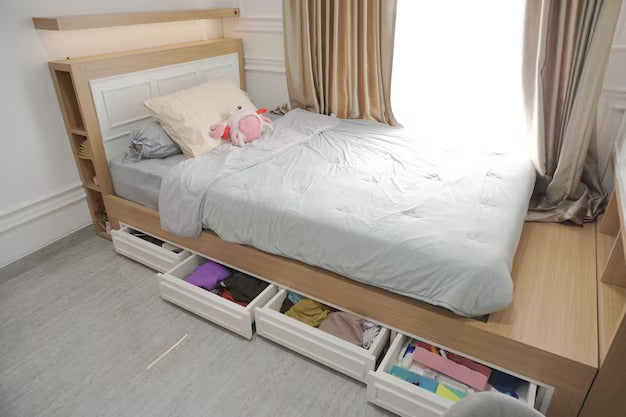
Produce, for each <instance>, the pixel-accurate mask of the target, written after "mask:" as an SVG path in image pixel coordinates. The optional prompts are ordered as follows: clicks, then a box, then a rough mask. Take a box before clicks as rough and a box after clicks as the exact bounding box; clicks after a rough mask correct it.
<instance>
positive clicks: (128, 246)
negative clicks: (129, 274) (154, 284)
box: [111, 225, 191, 272]
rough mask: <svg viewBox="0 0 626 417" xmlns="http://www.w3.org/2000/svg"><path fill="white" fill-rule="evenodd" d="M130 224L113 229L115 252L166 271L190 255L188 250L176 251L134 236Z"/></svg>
mask: <svg viewBox="0 0 626 417" xmlns="http://www.w3.org/2000/svg"><path fill="white" fill-rule="evenodd" d="M132 230H135V229H131V227H129V226H125V225H124V226H122V227H120V230H111V237H112V239H113V248H114V249H115V252H117V253H119V254H121V255H124V256H127V257H129V258H131V259H134V260H136V261H137V262H139V263H142V264H144V265H146V266H148V267H150V268H152V269H155V270H157V271H160V272H165V271H168V270H170V269H172V268H173V267H174V266H175V265H177V264H179V263H180V262H181V261H182V260H183V259H185V258H187V257H189V256H190V255H191V253H189V252H188V251H185V250H183V251H181V252H178V253H177V252H174V251H171V250H168V249H164V248H162V247H160V246H158V245H155V244H154V243H151V242H148V241H147V240H144V239H141V238H139V237H137V236H134V235H133V234H132V233H131V231H132Z"/></svg>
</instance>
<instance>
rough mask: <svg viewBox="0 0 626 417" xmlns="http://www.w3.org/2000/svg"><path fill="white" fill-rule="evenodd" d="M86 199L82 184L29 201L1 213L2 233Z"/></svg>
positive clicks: (0, 225) (0, 231)
mask: <svg viewBox="0 0 626 417" xmlns="http://www.w3.org/2000/svg"><path fill="white" fill-rule="evenodd" d="M83 199H85V190H84V189H83V186H82V184H81V183H80V182H78V183H73V184H72V185H69V186H67V187H65V188H64V189H62V190H59V191H55V192H52V193H50V194H47V195H45V196H43V197H41V198H37V199H34V200H30V201H27V202H25V203H21V204H18V205H15V206H13V207H9V208H7V209H4V210H2V211H0V233H4V232H6V231H9V230H11V229H15V228H16V227H19V226H21V225H23V224H24V223H27V222H30V221H33V220H35V219H38V218H40V217H43V216H45V215H47V214H50V213H52V212H54V211H57V210H60V209H62V208H64V207H67V206H69V205H71V204H74V203H78V202H80V201H81V200H83Z"/></svg>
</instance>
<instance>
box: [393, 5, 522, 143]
mask: <svg viewBox="0 0 626 417" xmlns="http://www.w3.org/2000/svg"><path fill="white" fill-rule="evenodd" d="M523 21H524V0H507V1H502V0H475V1H467V0H438V1H431V0H399V1H398V13H397V21H396V37H395V49H394V63H393V81H392V95H391V100H392V105H393V111H394V114H395V115H396V118H397V119H398V121H399V122H400V123H402V124H403V125H404V126H405V128H407V129H408V130H409V131H410V132H411V134H413V135H417V137H421V138H426V139H429V140H433V141H437V142H439V143H445V144H450V145H454V146H455V147H456V146H468V147H472V148H475V147H484V148H488V149H494V150H498V149H505V148H506V149H511V148H513V149H515V150H518V151H521V149H525V141H524V140H523V139H524V136H525V131H526V130H525V122H524V120H525V119H524V114H523V105H522V94H521V66H522V62H521V61H522V59H521V58H522V40H523Z"/></svg>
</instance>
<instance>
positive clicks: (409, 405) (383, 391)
mask: <svg viewBox="0 0 626 417" xmlns="http://www.w3.org/2000/svg"><path fill="white" fill-rule="evenodd" d="M408 340H409V338H408V337H407V336H405V335H402V334H398V335H397V336H396V337H395V339H394V340H393V342H392V343H391V346H390V347H389V350H388V351H387V354H386V355H385V357H384V358H383V360H382V361H381V363H380V365H379V366H378V369H377V370H376V371H372V372H370V373H369V376H368V380H367V400H368V401H370V402H372V403H374V404H377V405H379V406H380V407H382V408H384V409H387V410H389V411H392V412H394V413H396V414H398V415H400V416H403V417H436V416H441V415H443V414H444V412H445V411H446V410H447V409H448V408H450V407H451V406H452V405H453V404H454V402H453V401H451V400H448V399H447V398H444V397H442V396H439V395H437V394H435V393H433V392H431V391H427V390H425V389H423V388H420V387H418V386H417V385H413V384H411V383H409V382H407V381H405V380H403V379H400V378H398V377H395V376H393V375H391V374H390V373H388V371H389V370H390V369H391V367H392V366H393V365H394V364H395V363H396V360H397V358H398V356H399V354H400V352H401V351H402V349H403V347H404V345H405V344H406V342H407V341H408ZM536 393H537V385H535V384H533V383H531V382H526V383H525V384H522V386H521V387H520V388H519V389H518V390H517V394H518V396H519V399H520V400H521V401H524V402H526V403H527V404H528V406H529V407H531V408H534V406H535V396H536ZM469 395H471V394H469ZM502 395H506V394H502Z"/></svg>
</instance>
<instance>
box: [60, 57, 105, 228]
mask: <svg viewBox="0 0 626 417" xmlns="http://www.w3.org/2000/svg"><path fill="white" fill-rule="evenodd" d="M50 75H51V76H52V81H53V83H54V88H55V90H56V93H57V97H58V99H59V106H60V107H61V113H62V114H63V121H64V123H65V129H66V130H67V137H68V139H69V141H70V147H71V149H72V154H73V155H74V161H75V162H76V168H77V170H78V174H79V176H80V180H81V182H82V183H83V188H84V190H85V195H86V197H87V205H88V206H89V213H90V215H91V219H92V223H93V226H94V229H95V231H96V233H97V234H98V235H99V236H101V237H104V238H107V239H111V236H110V235H109V234H108V233H107V231H106V228H105V225H104V224H103V223H102V221H101V220H100V217H101V215H102V214H106V210H105V207H104V199H103V195H102V194H103V189H102V187H101V186H100V184H102V182H101V181H100V178H110V176H109V172H108V166H107V165H106V160H105V161H104V166H107V169H106V172H103V170H102V168H101V167H102V166H103V165H102V161H100V162H101V164H100V168H99V167H98V166H96V163H95V161H94V160H95V159H96V158H95V157H94V154H93V151H92V149H93V143H92V141H91V140H90V135H89V133H88V131H87V130H86V129H85V127H84V123H83V116H82V111H81V105H80V102H79V99H78V95H77V93H76V88H75V83H74V80H73V76H72V66H71V65H68V66H66V67H59V66H55V65H52V64H51V65H50ZM83 142H86V143H87V146H89V149H90V152H89V154H90V156H89V157H88V158H86V157H82V156H80V155H79V149H80V146H81V143H83ZM101 157H104V156H101ZM104 182H105V184H106V183H107V181H104ZM107 190H111V191H112V188H111V187H110V186H109V187H108V188H107Z"/></svg>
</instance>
